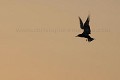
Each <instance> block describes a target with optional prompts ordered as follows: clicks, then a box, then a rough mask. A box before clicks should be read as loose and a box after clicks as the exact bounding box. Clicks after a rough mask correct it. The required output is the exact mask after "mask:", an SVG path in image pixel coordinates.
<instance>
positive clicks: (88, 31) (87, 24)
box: [84, 16, 91, 34]
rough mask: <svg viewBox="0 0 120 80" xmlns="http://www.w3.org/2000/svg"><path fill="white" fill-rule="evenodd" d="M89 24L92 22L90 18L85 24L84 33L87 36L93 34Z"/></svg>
mask: <svg viewBox="0 0 120 80" xmlns="http://www.w3.org/2000/svg"><path fill="white" fill-rule="evenodd" d="M89 22H90V16H88V17H87V20H86V21H85V23H84V33H86V34H91V30H90V25H89Z"/></svg>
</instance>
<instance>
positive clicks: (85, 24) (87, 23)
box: [76, 16, 94, 42]
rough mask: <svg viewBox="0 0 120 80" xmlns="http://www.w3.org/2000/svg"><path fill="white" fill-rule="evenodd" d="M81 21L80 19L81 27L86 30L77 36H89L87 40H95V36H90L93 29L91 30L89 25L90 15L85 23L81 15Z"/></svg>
mask: <svg viewBox="0 0 120 80" xmlns="http://www.w3.org/2000/svg"><path fill="white" fill-rule="evenodd" d="M79 21H80V28H81V29H83V30H84V31H83V33H82V34H78V35H77V36H76V37H83V38H87V41H89V42H91V41H93V40H94V38H91V37H90V36H89V34H91V30H90V26H89V21H90V17H89V16H88V18H87V20H86V22H85V23H84V24H83V22H82V20H81V18H80V17H79Z"/></svg>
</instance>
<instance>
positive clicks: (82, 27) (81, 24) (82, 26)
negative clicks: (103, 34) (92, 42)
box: [78, 17, 84, 29]
mask: <svg viewBox="0 0 120 80" xmlns="http://www.w3.org/2000/svg"><path fill="white" fill-rule="evenodd" d="M78 18H79V21H80V28H81V29H84V25H83V22H82V20H81V18H80V17H78Z"/></svg>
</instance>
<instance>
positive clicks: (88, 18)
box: [84, 15, 90, 26]
mask: <svg viewBox="0 0 120 80" xmlns="http://www.w3.org/2000/svg"><path fill="white" fill-rule="evenodd" d="M89 22H90V16H89V15H88V17H87V20H86V21H85V23H84V25H86V26H89Z"/></svg>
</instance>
